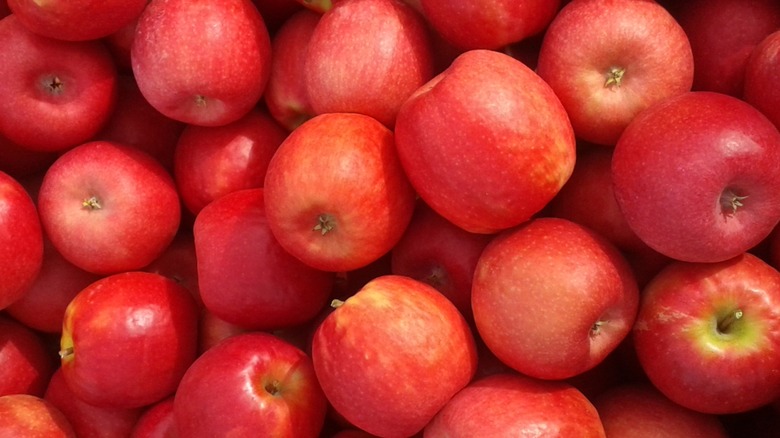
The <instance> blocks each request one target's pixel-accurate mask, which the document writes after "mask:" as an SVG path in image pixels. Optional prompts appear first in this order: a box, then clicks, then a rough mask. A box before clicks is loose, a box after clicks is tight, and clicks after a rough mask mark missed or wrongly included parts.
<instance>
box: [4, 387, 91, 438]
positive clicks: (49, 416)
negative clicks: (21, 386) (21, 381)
mask: <svg viewBox="0 0 780 438" xmlns="http://www.w3.org/2000/svg"><path fill="white" fill-rule="evenodd" d="M0 436H3V437H9V438H10V437H46V438H77V435H76V433H75V432H74V431H73V427H72V426H71V425H70V423H69V422H68V419H67V418H65V415H63V413H62V412H61V411H60V410H59V409H57V408H55V407H54V406H52V404H51V403H49V402H47V401H46V400H44V399H42V398H40V397H36V396H34V395H29V394H11V395H5V396H0Z"/></svg>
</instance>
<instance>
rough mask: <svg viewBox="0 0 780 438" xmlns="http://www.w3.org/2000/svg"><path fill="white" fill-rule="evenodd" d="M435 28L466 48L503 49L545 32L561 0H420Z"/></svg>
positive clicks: (426, 15) (459, 45) (456, 44)
mask: <svg viewBox="0 0 780 438" xmlns="http://www.w3.org/2000/svg"><path fill="white" fill-rule="evenodd" d="M420 6H421V7H422V10H423V13H424V14H425V17H426V18H427V19H428V21H429V22H430V23H431V26H432V27H433V29H434V30H435V31H436V32H437V33H439V34H441V35H442V36H443V37H444V38H445V39H446V40H448V41H450V42H451V43H452V44H453V45H455V46H457V47H460V48H462V49H500V48H502V47H504V46H507V45H509V44H511V43H515V42H518V41H521V40H524V39H526V38H528V37H530V36H533V35H536V34H539V33H541V32H542V31H543V30H545V28H546V27H547V25H549V24H550V21H551V20H552V19H553V17H554V16H555V15H556V14H557V13H558V9H559V8H560V6H561V1H560V0H530V1H528V0H526V1H515V0H488V1H484V0H483V1H480V2H473V1H469V0H420Z"/></svg>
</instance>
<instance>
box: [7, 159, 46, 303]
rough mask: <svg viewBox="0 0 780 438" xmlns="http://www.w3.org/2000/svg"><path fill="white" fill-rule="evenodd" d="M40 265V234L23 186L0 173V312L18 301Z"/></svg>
mask: <svg viewBox="0 0 780 438" xmlns="http://www.w3.org/2000/svg"><path fill="white" fill-rule="evenodd" d="M42 265H43V230H42V227H41V221H40V219H39V216H38V210H37V209H36V206H35V203H34V202H33V200H32V198H30V195H29V194H28V193H27V191H26V190H25V188H24V186H22V185H21V183H19V181H17V180H16V179H15V178H13V177H11V176H10V175H8V174H7V173H5V172H3V171H1V170H0V278H2V279H3V281H2V282H0V310H2V309H5V308H6V307H8V306H9V305H11V304H12V303H13V302H14V301H16V300H18V299H20V298H21V297H22V296H24V294H25V293H26V292H27V290H28V289H29V288H30V287H31V286H32V284H33V283H34V282H35V279H36V278H37V276H38V274H39V273H40V271H41V267H42Z"/></svg>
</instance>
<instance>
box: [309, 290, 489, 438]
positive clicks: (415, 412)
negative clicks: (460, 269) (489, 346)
mask: <svg viewBox="0 0 780 438" xmlns="http://www.w3.org/2000/svg"><path fill="white" fill-rule="evenodd" d="M336 306H337V307H336V309H335V310H334V311H333V312H332V313H330V314H329V315H328V316H327V317H326V318H325V319H324V320H323V322H322V323H321V324H320V325H319V326H318V328H317V330H316V331H315V333H314V338H313V341H312V359H313V361H314V370H315V371H316V373H317V378H318V379H319V382H320V384H321V385H322V389H323V391H324V392H325V396H326V397H327V398H328V401H330V403H331V405H332V406H333V408H334V409H335V411H336V412H337V413H338V414H339V415H341V416H342V417H343V418H344V419H345V420H346V421H347V422H349V423H351V424H353V425H355V426H356V427H358V428H360V429H362V430H364V431H366V432H369V433H372V434H374V435H379V436H410V435H413V434H415V433H417V432H419V431H420V430H422V429H423V427H425V425H426V424H427V423H428V422H429V421H430V420H431V419H432V418H433V416H434V415H435V414H436V412H438V411H439V409H441V408H442V407H443V406H444V405H445V404H446V403H447V401H448V400H449V399H450V398H451V397H452V396H453V395H455V393H457V392H458V391H459V390H460V389H462V388H463V387H464V386H466V384H468V382H469V381H470V380H471V378H472V376H473V375H474V373H475V370H476V365H477V354H476V346H475V342H474V338H473V337H472V333H471V330H470V329H469V326H468V324H467V323H466V321H465V319H464V318H463V316H462V315H461V314H460V313H459V312H458V310H457V309H456V308H455V306H454V305H453V304H452V302H450V301H449V300H448V299H447V298H446V297H445V296H444V295H442V294H441V293H439V292H438V291H437V290H436V289H434V288H433V287H431V286H429V285H427V284H426V283H422V282H420V281H417V280H414V279H411V278H409V277H404V276H397V275H386V276H381V277H377V278H375V279H374V280H372V281H370V282H369V283H368V284H366V285H365V286H364V287H363V288H362V289H361V290H360V291H358V292H357V293H356V294H355V295H353V296H352V297H350V298H348V299H347V300H346V301H343V302H338V303H336ZM347 382H348V383H347Z"/></svg>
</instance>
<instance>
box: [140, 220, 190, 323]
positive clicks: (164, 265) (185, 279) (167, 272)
mask: <svg viewBox="0 0 780 438" xmlns="http://www.w3.org/2000/svg"><path fill="white" fill-rule="evenodd" d="M142 271H146V272H151V273H154V274H160V275H163V276H165V277H168V278H170V279H172V280H173V281H175V282H176V283H178V284H180V285H182V286H184V288H185V289H187V290H188V291H189V292H190V294H191V295H192V297H193V298H195V302H196V303H197V304H198V307H199V308H200V307H202V305H203V302H202V300H201V298H200V286H199V285H198V260H197V255H196V253H195V238H194V236H193V235H192V229H191V228H182V229H180V230H179V232H178V233H177V234H176V237H174V238H173V241H172V242H171V244H170V245H168V247H167V248H165V251H164V252H163V253H162V254H160V256H159V257H157V258H156V259H154V261H153V262H151V263H149V264H148V265H146V266H145V267H144V268H143V269H142Z"/></svg>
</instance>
